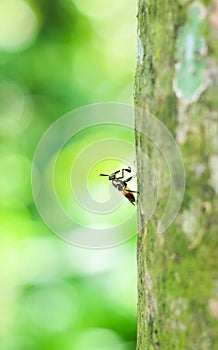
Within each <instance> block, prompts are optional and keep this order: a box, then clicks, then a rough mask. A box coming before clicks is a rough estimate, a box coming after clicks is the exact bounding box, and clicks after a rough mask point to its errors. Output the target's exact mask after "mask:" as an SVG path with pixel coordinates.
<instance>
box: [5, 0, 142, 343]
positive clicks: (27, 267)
mask: <svg viewBox="0 0 218 350" xmlns="http://www.w3.org/2000/svg"><path fill="white" fill-rule="evenodd" d="M135 27H136V4H135V3H134V2H133V1H131V0H120V1H116V0H111V1H108V0H106V1H97V0H91V1H87V0H35V1H34V0H32V1H24V0H1V1H0V106H1V110H0V139H1V146H0V154H1V162H0V191H1V199H0V207H1V212H0V219H1V226H0V231H1V239H0V244H1V248H0V250H1V252H0V256H1V276H0V285H1V287H0V300H1V313H0V339H1V346H2V347H1V348H2V349H4V350H25V349H28V350H35V349H45V350H48V349H53V350H59V349H68V350H74V349H76V350H86V349H89V350H97V349H101V350H109V349H114V350H115V349H119V350H121V349H122V350H130V349H135V335H136V334H135V333H136V332H135V328H136V261H135V260H136V259H135V245H134V243H135V241H134V239H133V240H131V241H130V242H128V243H126V244H124V245H122V246H120V247H117V248H113V249H109V250H103V251H89V250H83V249H79V248H75V247H72V246H70V245H68V244H67V243H65V242H63V241H61V240H60V239H58V238H57V237H56V236H54V235H53V234H52V233H51V232H50V231H49V229H48V228H47V227H46V226H45V224H44V223H43V222H42V220H41V218H40V216H39V214H38V212H37V211H36V208H35V205H34V203H33V199H32V193H31V163H32V158H33V154H34V150H35V148H36V146H37V143H38V142H39V139H40V137H41V136H42V134H43V132H44V131H45V130H46V129H47V128H48V127H49V126H50V125H51V124H52V123H53V122H54V121H55V120H56V119H57V118H59V117H61V116H62V115H63V114H64V113H66V112H68V111H70V110H72V109H74V108H77V107H80V106H83V105H86V104H90V103H95V102H103V101H119V102H127V103H132V90H133V88H132V87H133V78H134V66H135V51H136V50H135V46H136V43H135V37H136V29H135ZM93 137H94V138H96V139H98V137H99V134H98V133H95V135H94V136H93ZM67 152H69V149H68V148H66V153H65V158H66V157H67ZM59 174H60V177H61V176H62V173H61V171H60V172H59ZM61 178H62V177H61ZM57 187H58V189H59V190H60V191H61V189H60V182H59V183H58V180H57ZM63 193H64V191H63ZM122 215H125V213H123V214H122Z"/></svg>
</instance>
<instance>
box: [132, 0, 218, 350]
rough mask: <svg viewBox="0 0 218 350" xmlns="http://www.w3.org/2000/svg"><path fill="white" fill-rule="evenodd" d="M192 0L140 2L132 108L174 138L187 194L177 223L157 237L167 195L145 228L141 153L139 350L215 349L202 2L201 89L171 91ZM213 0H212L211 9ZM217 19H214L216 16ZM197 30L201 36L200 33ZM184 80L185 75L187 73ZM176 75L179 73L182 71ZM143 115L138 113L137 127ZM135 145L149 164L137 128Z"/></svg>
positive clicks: (215, 48)
mask: <svg viewBox="0 0 218 350" xmlns="http://www.w3.org/2000/svg"><path fill="white" fill-rule="evenodd" d="M191 4H192V3H191V2H190V1H182V0H175V1H170V0H150V1H149V0H147V1H144V0H139V2H138V9H139V10H138V40H139V45H138V46H139V53H138V61H137V71H136V79H135V105H136V106H137V107H141V108H143V109H145V110H148V111H149V112H151V113H152V114H153V115H155V116H156V117H158V118H160V119H161V121H163V123H164V124H165V125H166V126H167V127H168V128H169V130H170V131H171V132H172V134H173V135H174V137H176V138H177V141H178V142H179V143H180V147H181V151H182V155H183V158H184V162H185V167H186V176H187V179H186V193H185V197H184V202H183V204H182V208H181V210H180V213H179V215H178V217H177V219H176V221H175V223H174V224H173V225H172V226H171V227H170V229H168V231H167V232H166V233H165V234H164V235H162V236H159V235H157V233H156V232H157V219H158V218H159V217H160V215H161V213H162V212H163V206H164V203H165V202H166V200H167V197H166V196H165V195H162V197H161V198H159V199H158V207H157V210H156V212H155V214H154V215H153V217H152V219H151V220H150V222H149V224H148V225H147V227H146V228H143V227H144V220H145V218H144V210H145V205H144V202H143V201H144V200H146V199H144V198H143V193H145V189H144V187H143V186H144V181H143V179H144V177H145V176H147V177H149V176H151V174H150V173H149V169H147V168H146V167H145V164H144V162H143V159H142V158H141V156H140V152H138V155H137V162H138V186H139V191H140V197H139V203H138V223H139V234H138V345H137V348H138V350H146V349H149V350H151V349H162V350H165V349H167V350H168V349H170V350H171V349H174V350H175V349H178V350H181V349H205V350H206V349H213V350H215V349H217V348H218V332H217V329H218V322H217V321H218V268H217V261H218V235H217V226H218V225H217V224H218V219H217V218H218V212H217V208H218V201H217V194H218V193H217V192H218V185H217V184H216V181H218V175H217V172H218V156H217V154H218V153H217V147H218V140H217V137H218V132H217V131H218V126H217V125H218V121H217V120H218V112H217V108H218V104H217V96H218V95H217V91H218V68H217V66H218V65H217V52H218V40H217V38H216V34H214V32H215V33H216V31H215V29H216V26H217V28H218V24H217V23H218V20H217V22H216V21H215V22H214V20H212V18H214V17H212V16H214V11H215V9H214V7H213V6H210V7H209V4H208V2H207V3H206V5H204V6H208V8H207V7H202V9H203V10H205V19H204V20H203V21H202V23H201V24H200V27H199V28H198V29H199V32H198V35H202V38H203V39H204V41H205V48H206V49H205V52H204V57H203V58H202V57H201V56H199V55H201V52H197V50H194V53H195V54H196V62H197V63H198V62H199V61H200V60H201V59H203V60H204V64H205V67H206V68H205V79H206V84H207V87H206V88H205V89H204V90H205V91H204V92H203V89H202V91H201V94H199V96H198V98H197V99H196V101H195V102H194V103H191V102H190V103H189V101H188V102H187V101H184V100H183V99H182V98H178V97H177V96H176V94H175V92H174V91H173V81H174V78H175V77H176V69H175V64H176V60H177V59H178V55H177V52H178V47H177V45H178V37H179V34H180V33H181V30H182V28H184V26H185V25H187V23H188V20H189V19H188V13H189V12H188V11H189V9H190V5H191ZM215 4H216V5H217V10H216V11H217V18H218V2H217V1H216V0H214V6H215ZM215 18H216V17H215ZM199 33H200V34H199ZM183 74H184V76H183V78H184V79H186V76H185V74H187V71H186V70H185V73H183ZM180 79H181V76H180ZM139 125H143V116H142V114H140V113H136V129H137V127H138V126H139ZM136 145H137V148H138V150H142V151H144V152H145V153H146V154H147V155H148V157H149V158H150V159H151V161H152V160H154V161H155V157H156V156H157V153H156V152H155V150H154V148H153V147H151V145H150V142H149V141H148V140H147V139H146V138H145V137H144V136H142V135H141V134H139V133H138V132H136Z"/></svg>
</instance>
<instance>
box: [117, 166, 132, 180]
mask: <svg viewBox="0 0 218 350" xmlns="http://www.w3.org/2000/svg"><path fill="white" fill-rule="evenodd" d="M124 171H128V173H131V168H130V166H129V167H128V169H122V176H120V177H117V179H118V180H119V179H123V177H124Z"/></svg>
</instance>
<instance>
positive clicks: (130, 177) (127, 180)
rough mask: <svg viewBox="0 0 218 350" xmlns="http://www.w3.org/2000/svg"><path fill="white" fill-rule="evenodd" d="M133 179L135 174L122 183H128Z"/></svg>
mask: <svg viewBox="0 0 218 350" xmlns="http://www.w3.org/2000/svg"><path fill="white" fill-rule="evenodd" d="M134 177H136V174H135V175H133V176H131V177H128V179H126V180H125V181H124V182H128V181H130V180H132V179H133V178H134Z"/></svg>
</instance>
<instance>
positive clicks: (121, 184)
mask: <svg viewBox="0 0 218 350" xmlns="http://www.w3.org/2000/svg"><path fill="white" fill-rule="evenodd" d="M120 171H121V170H117V171H115V172H114V173H112V174H110V175H106V174H100V176H108V178H109V181H111V182H112V184H113V186H114V187H115V188H116V189H117V190H118V191H120V192H122V194H123V195H124V196H125V197H126V198H127V199H128V200H129V201H130V203H132V204H133V205H135V196H134V194H133V193H139V192H137V191H132V190H130V189H129V187H128V186H127V182H129V181H130V180H132V178H133V177H135V175H133V176H131V177H129V178H128V179H126V180H122V179H123V178H124V172H125V171H127V172H128V173H131V168H130V167H128V169H122V176H120V177H117V176H116V175H117V174H118V173H119V172H120Z"/></svg>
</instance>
